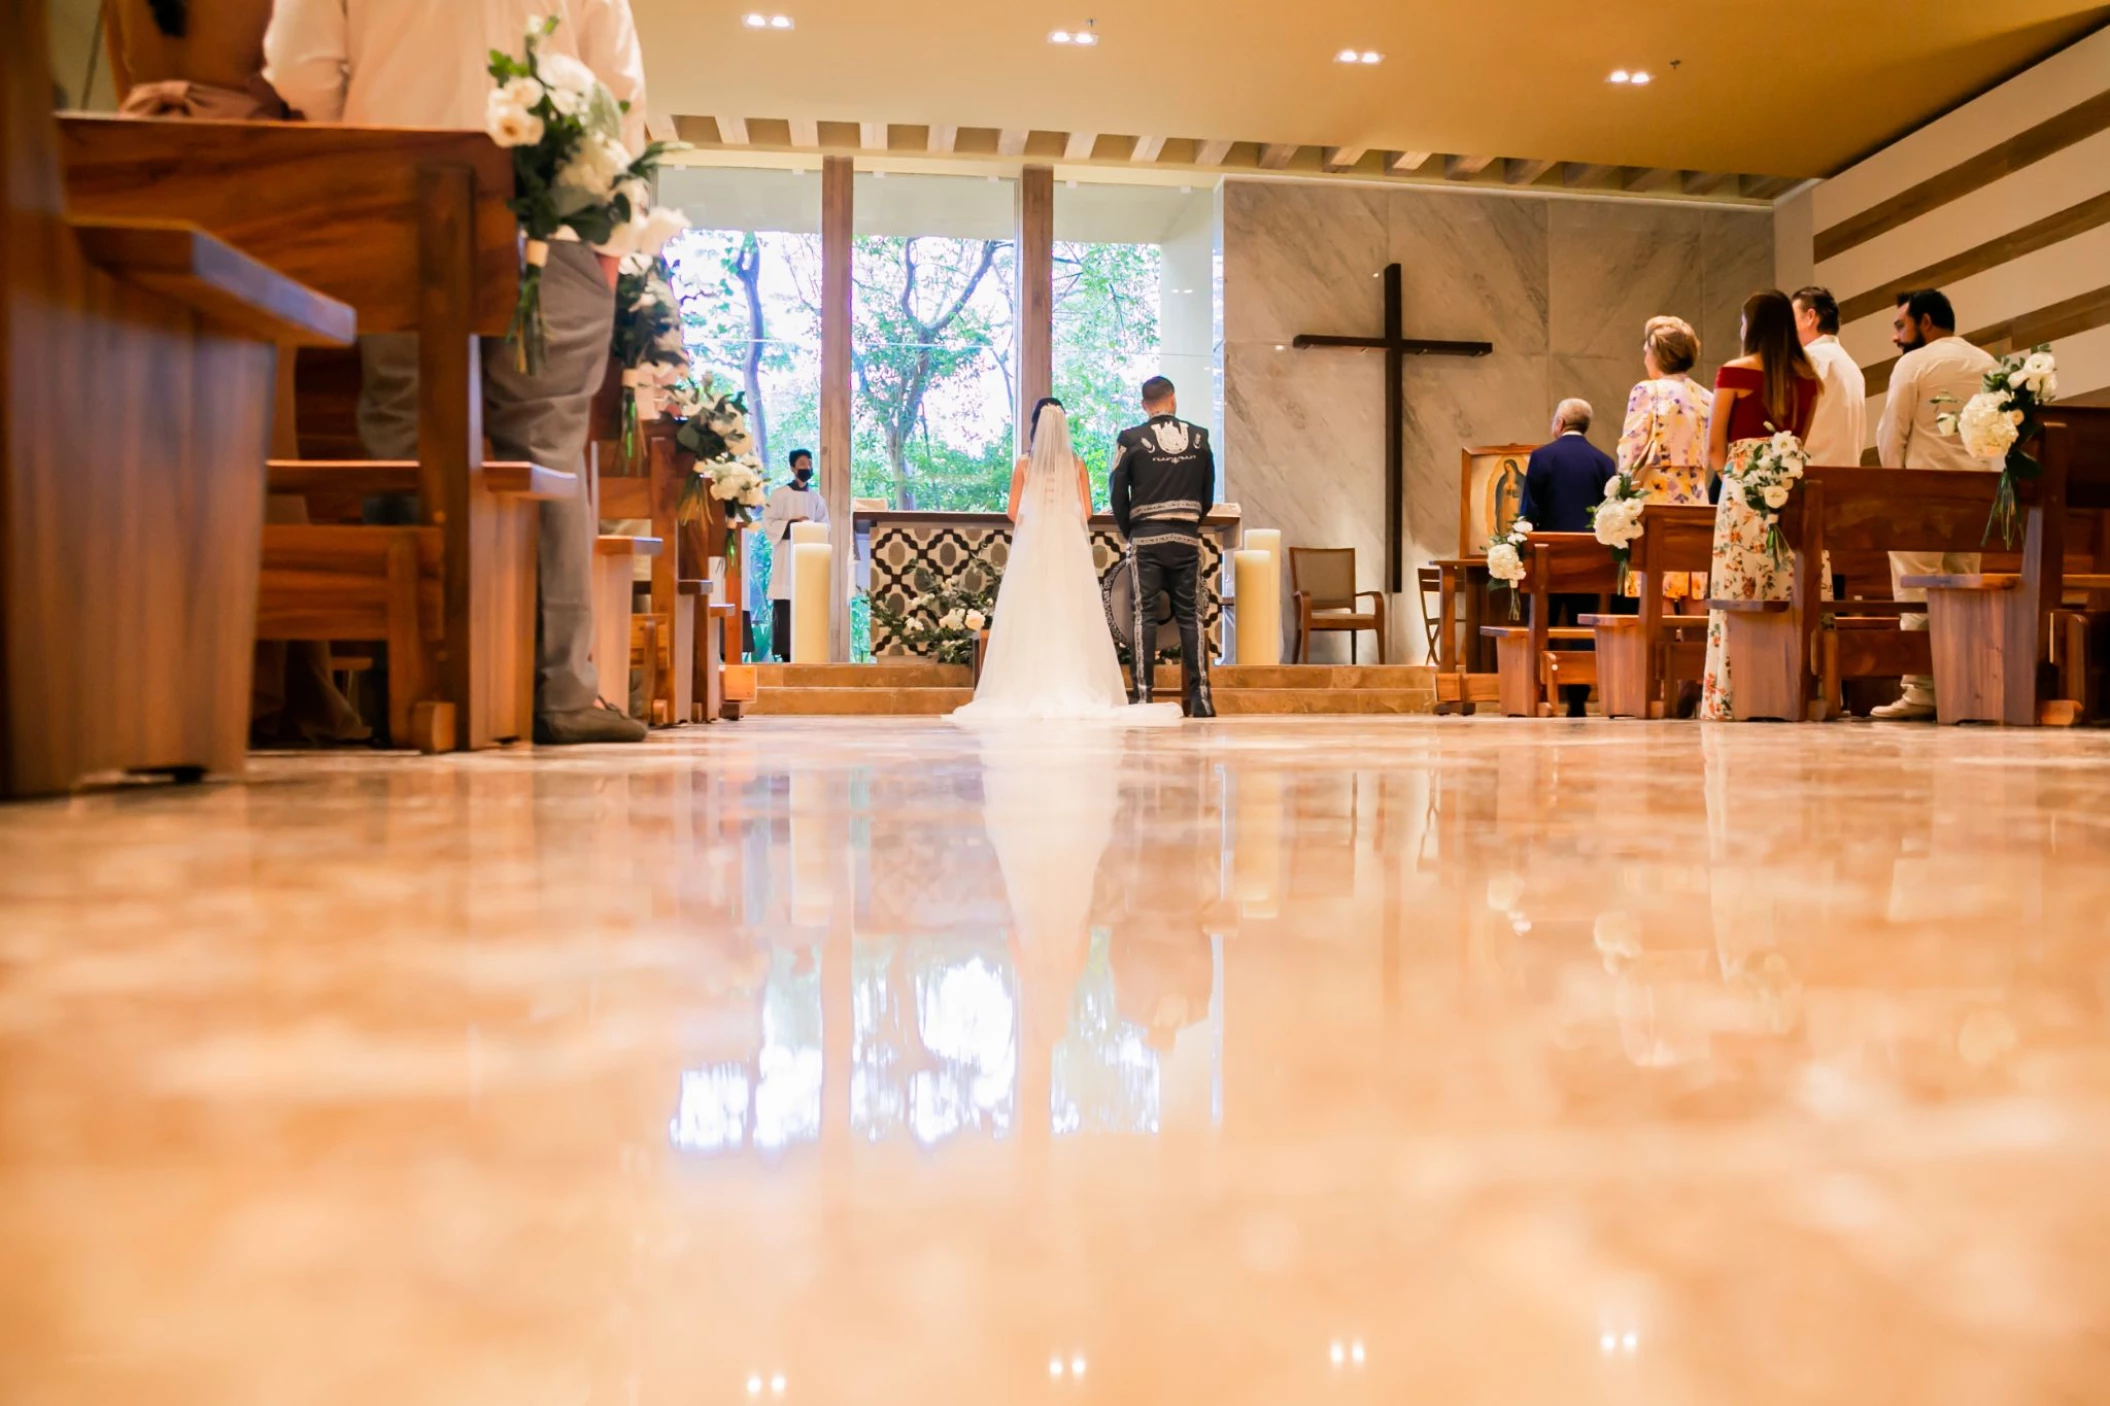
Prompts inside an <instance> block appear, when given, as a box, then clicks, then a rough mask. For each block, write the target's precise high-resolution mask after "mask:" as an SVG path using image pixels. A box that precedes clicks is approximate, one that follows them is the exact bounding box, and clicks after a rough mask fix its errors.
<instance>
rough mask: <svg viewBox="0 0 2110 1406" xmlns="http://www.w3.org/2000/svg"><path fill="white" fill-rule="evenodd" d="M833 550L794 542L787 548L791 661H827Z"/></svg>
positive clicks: (822, 662)
mask: <svg viewBox="0 0 2110 1406" xmlns="http://www.w3.org/2000/svg"><path fill="white" fill-rule="evenodd" d="M834 569H835V548H833V547H831V546H829V545H828V544H827V543H826V542H797V543H794V544H793V545H792V548H791V662H792V663H794V664H825V663H827V662H828V618H829V615H828V612H829V604H830V602H829V600H828V596H829V592H830V590H831V588H832V584H833V583H832V580H831V577H832V576H833V573H834Z"/></svg>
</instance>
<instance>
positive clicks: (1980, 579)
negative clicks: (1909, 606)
mask: <svg viewBox="0 0 2110 1406" xmlns="http://www.w3.org/2000/svg"><path fill="white" fill-rule="evenodd" d="M1898 584H1899V585H1900V586H1903V587H1904V588H1906V589H1907V590H1913V591H2012V590H2014V589H2015V588H2016V587H2017V586H2019V585H2021V584H2022V578H2021V577H2020V576H2017V575H2014V574H2012V573H2009V572H2001V573H1998V574H1990V575H1989V574H1983V573H1981V574H1978V575H1957V576H1905V577H1901V578H1899V580H1898Z"/></svg>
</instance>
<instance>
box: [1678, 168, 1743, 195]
mask: <svg viewBox="0 0 2110 1406" xmlns="http://www.w3.org/2000/svg"><path fill="white" fill-rule="evenodd" d="M1735 179H1736V177H1734V176H1732V175H1731V174H1729V173H1728V172H1726V171H1686V172H1684V173H1683V174H1682V175H1680V176H1679V178H1678V185H1679V187H1680V188H1681V189H1683V190H1684V192H1685V193H1686V194H1687V195H1712V194H1714V193H1715V192H1716V191H1718V190H1720V189H1721V188H1722V187H1723V186H1725V185H1727V184H1728V183H1729V182H1730V181H1733V180H1735Z"/></svg>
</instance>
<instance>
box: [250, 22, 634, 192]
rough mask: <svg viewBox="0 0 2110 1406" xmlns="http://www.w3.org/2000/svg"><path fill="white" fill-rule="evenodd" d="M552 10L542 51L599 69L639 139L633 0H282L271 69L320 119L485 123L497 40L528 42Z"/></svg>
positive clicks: (291, 96)
mask: <svg viewBox="0 0 2110 1406" xmlns="http://www.w3.org/2000/svg"><path fill="white" fill-rule="evenodd" d="M552 14H553V15H555V16H557V20H558V23H557V30H556V33H554V34H552V35H550V36H549V37H548V38H547V39H545V40H543V41H542V51H543V52H544V53H546V54H550V53H555V54H567V55H569V56H570V57H572V58H575V59H577V60H578V61H579V62H580V63H583V64H585V65H586V66H587V67H588V68H590V69H592V70H593V72H594V76H595V77H596V78H598V79H600V80H601V82H602V83H603V84H605V85H606V86H607V88H608V91H609V92H610V93H612V94H614V95H615V98H616V100H617V101H619V102H627V103H629V104H630V110H629V112H628V113H626V114H625V115H624V118H623V144H624V145H625V146H627V147H629V148H630V152H631V155H633V156H635V155H637V154H639V153H640V152H642V151H644V149H645V146H646V142H647V139H646V136H645V62H644V55H643V53H642V51H641V50H640V49H639V47H638V42H637V26H636V24H635V23H634V22H633V21H632V20H631V17H630V0H277V6H276V8H275V9H274V11H273V13H272V16H271V27H270V28H269V29H268V30H266V31H265V34H264V76H265V77H266V78H267V79H269V80H270V82H271V86H272V87H274V88H276V89H277V90H278V92H279V96H280V97H282V98H284V99H285V100H286V105H287V106H288V107H291V108H293V109H295V110H296V111H298V112H301V113H303V114H305V115H306V116H307V117H308V119H309V120H311V121H314V122H343V123H349V124H352V125H354V126H367V127H442V128H454V129H462V128H467V129H469V130H472V131H478V132H480V131H482V130H483V128H484V103H485V100H486V98H487V97H488V95H489V94H490V91H491V88H492V82H491V75H490V72H489V67H488V66H489V64H490V57H491V56H490V51H491V50H493V49H499V50H503V51H504V52H506V53H508V54H512V55H514V56H515V57H519V56H521V55H524V54H525V53H526V52H527V45H526V34H527V27H528V23H529V21H531V20H537V19H541V18H542V17H544V16H546V15H552Z"/></svg>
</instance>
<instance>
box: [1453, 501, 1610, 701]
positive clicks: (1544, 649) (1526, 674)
mask: <svg viewBox="0 0 2110 1406" xmlns="http://www.w3.org/2000/svg"><path fill="white" fill-rule="evenodd" d="M1513 589H1515V590H1516V591H1518V592H1519V593H1520V594H1522V595H1524V596H1526V597H1528V598H1529V603H1528V604H1527V605H1526V606H1525V609H1526V610H1528V611H1529V612H1530V615H1529V623H1528V624H1524V625H1482V626H1481V627H1480V633H1481V634H1482V635H1483V636H1485V637H1487V638H1488V639H1491V640H1493V641H1494V642H1495V674H1496V677H1497V679H1498V680H1499V684H1498V686H1499V688H1500V690H1501V699H1500V702H1501V707H1502V713H1503V715H1504V716H1505V717H1512V718H1530V717H1551V716H1552V715H1553V704H1554V701H1555V700H1556V699H1558V698H1559V697H1560V694H1559V692H1558V689H1559V688H1560V687H1562V686H1568V687H1579V686H1584V685H1589V684H1594V683H1596V682H1597V669H1596V667H1595V665H1596V657H1595V655H1594V654H1590V653H1585V652H1583V651H1581V650H1576V649H1569V650H1564V651H1561V652H1560V653H1558V654H1556V653H1555V651H1554V649H1553V645H1554V643H1555V642H1556V641H1558V642H1560V643H1562V644H1568V645H1576V644H1580V643H1583V642H1585V641H1588V640H1590V639H1591V638H1592V632H1591V631H1590V629H1589V628H1588V627H1587V626H1581V625H1574V626H1558V627H1556V626H1554V625H1553V624H1552V623H1551V622H1552V619H1553V614H1552V612H1553V597H1554V596H1557V595H1577V596H1596V597H1597V600H1598V609H1599V610H1600V611H1608V610H1609V609H1610V607H1611V597H1612V595H1613V593H1614V592H1616V591H1617V590H1618V589H1619V564H1618V563H1617V562H1616V561H1614V560H1613V558H1612V551H1611V548H1609V547H1607V546H1605V545H1604V544H1603V543H1601V542H1599V541H1598V540H1597V538H1596V536H1595V535H1594V534H1592V533H1588V532H1534V533H1532V534H1531V537H1530V539H1529V541H1528V543H1527V546H1526V550H1525V553H1524V579H1523V580H1521V581H1519V582H1517V583H1516V585H1515V587H1514V588H1513ZM1556 679H1557V682H1556Z"/></svg>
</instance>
